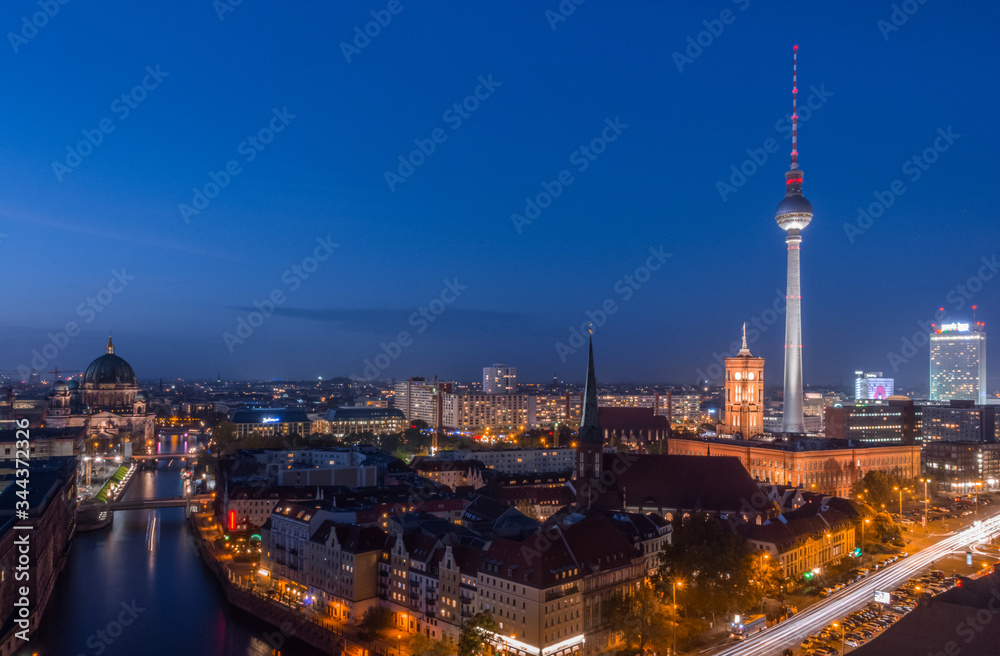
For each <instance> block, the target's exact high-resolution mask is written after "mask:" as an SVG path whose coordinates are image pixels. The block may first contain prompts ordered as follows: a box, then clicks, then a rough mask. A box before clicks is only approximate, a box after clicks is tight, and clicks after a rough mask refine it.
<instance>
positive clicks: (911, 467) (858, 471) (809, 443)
mask: <svg viewBox="0 0 1000 656" xmlns="http://www.w3.org/2000/svg"><path fill="white" fill-rule="evenodd" d="M668 449H669V452H670V454H671V455H699V456H705V455H708V456H736V457H737V458H739V459H740V461H741V462H742V463H743V466H744V467H746V469H747V471H748V472H750V475H751V476H752V477H753V478H754V479H756V480H758V481H766V482H770V483H775V484H778V485H791V486H798V485H801V486H802V487H803V488H805V489H807V490H809V491H810V492H816V493H819V494H829V495H832V496H841V497H846V496H848V495H849V494H850V493H851V485H853V484H854V483H855V482H856V481H859V480H861V478H863V477H864V475H865V474H867V473H868V472H870V471H874V470H878V471H883V472H886V473H895V474H897V475H898V476H900V477H902V478H913V477H915V476H919V475H920V446H918V445H891V446H863V447H857V448H852V447H846V446H844V447H841V446H839V444H837V443H832V444H830V443H824V440H806V441H805V443H802V442H791V443H787V444H786V443H776V442H761V441H743V442H734V441H732V440H700V439H687V438H678V437H671V438H670V439H669V440H668Z"/></svg>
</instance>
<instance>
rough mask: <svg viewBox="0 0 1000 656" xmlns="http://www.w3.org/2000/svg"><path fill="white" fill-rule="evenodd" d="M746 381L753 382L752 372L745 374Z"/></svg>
mask: <svg viewBox="0 0 1000 656" xmlns="http://www.w3.org/2000/svg"><path fill="white" fill-rule="evenodd" d="M747 380H753V372H752V371H751V372H750V373H748V374H747Z"/></svg>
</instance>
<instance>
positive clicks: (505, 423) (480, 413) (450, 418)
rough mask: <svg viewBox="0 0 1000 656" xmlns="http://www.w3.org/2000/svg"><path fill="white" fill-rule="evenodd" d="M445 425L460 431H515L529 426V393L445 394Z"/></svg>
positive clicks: (442, 412)
mask: <svg viewBox="0 0 1000 656" xmlns="http://www.w3.org/2000/svg"><path fill="white" fill-rule="evenodd" d="M441 416H442V420H441V421H442V424H443V425H444V426H446V427H447V428H453V429H456V430H471V431H478V430H482V429H487V428H488V429H491V430H505V429H510V430H514V431H518V430H522V429H525V428H527V427H528V425H529V422H528V395H527V394H479V393H470V394H451V393H444V394H442V400H441Z"/></svg>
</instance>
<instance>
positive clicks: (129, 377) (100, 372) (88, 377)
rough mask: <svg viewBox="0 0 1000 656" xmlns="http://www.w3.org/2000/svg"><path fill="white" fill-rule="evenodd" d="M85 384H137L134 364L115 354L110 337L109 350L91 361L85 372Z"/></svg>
mask: <svg viewBox="0 0 1000 656" xmlns="http://www.w3.org/2000/svg"><path fill="white" fill-rule="evenodd" d="M83 382H84V384H92V385H135V384H136V378H135V372H134V371H132V366H131V365H130V364H129V363H128V362H125V360H123V359H122V358H120V357H118V356H117V355H115V347H114V345H113V344H112V343H111V338H110V337H109V338H108V352H107V353H105V354H104V355H102V356H101V357H99V358H97V359H96V360H94V361H93V362H91V363H90V366H88V367H87V371H86V372H85V373H84V374H83Z"/></svg>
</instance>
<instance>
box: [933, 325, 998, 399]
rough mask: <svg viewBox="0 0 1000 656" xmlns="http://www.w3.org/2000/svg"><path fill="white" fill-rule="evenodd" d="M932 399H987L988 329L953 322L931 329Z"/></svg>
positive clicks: (981, 326) (982, 326)
mask: <svg viewBox="0 0 1000 656" xmlns="http://www.w3.org/2000/svg"><path fill="white" fill-rule="evenodd" d="M930 342H931V349H930V352H931V362H930V374H931V400H932V401H951V400H953V399H963V400H968V401H975V402H976V403H980V404H982V403H985V401H986V330H985V326H984V324H982V323H972V324H969V323H949V324H944V325H943V326H941V327H940V328H939V329H938V330H937V332H934V333H931V337H930Z"/></svg>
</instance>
